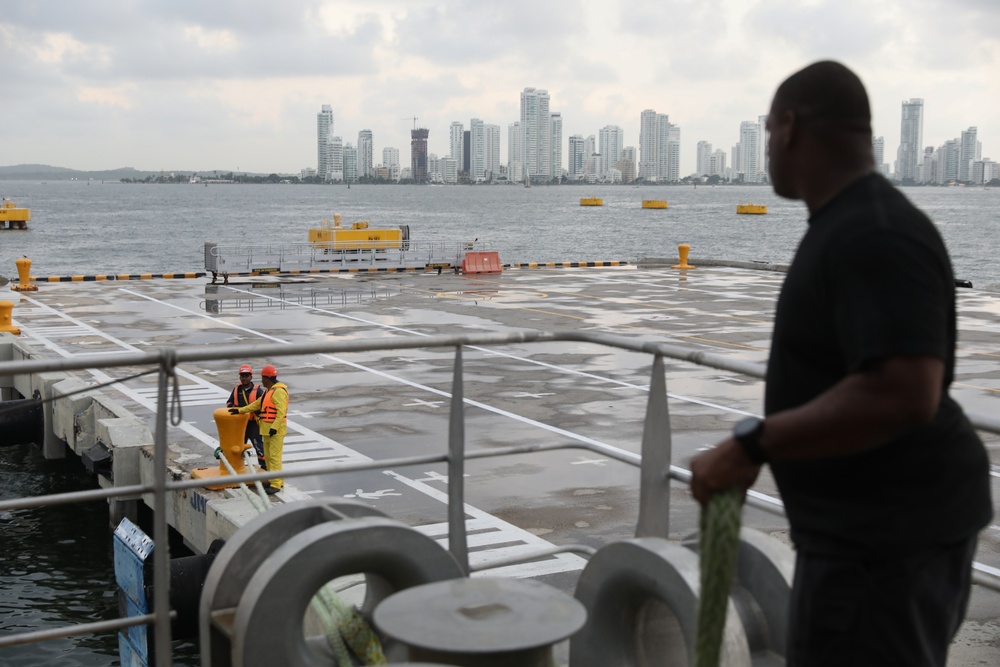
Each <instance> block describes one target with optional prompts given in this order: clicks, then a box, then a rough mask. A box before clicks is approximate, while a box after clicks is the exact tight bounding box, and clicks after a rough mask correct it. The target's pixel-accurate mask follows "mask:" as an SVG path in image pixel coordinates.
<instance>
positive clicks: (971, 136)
mask: <svg viewBox="0 0 1000 667" xmlns="http://www.w3.org/2000/svg"><path fill="white" fill-rule="evenodd" d="M978 133H979V130H978V129H977V128H975V127H970V128H969V129H968V130H966V131H964V132H962V139H961V141H962V145H961V147H960V150H961V154H960V155H959V156H958V180H959V181H962V182H963V183H965V182H968V181H971V180H972V163H973V162H975V161H976V160H978V159H979V157H980V155H979V142H978V141H977V139H976V135H977V134H978Z"/></svg>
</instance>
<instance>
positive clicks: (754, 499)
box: [0, 331, 1000, 667]
mask: <svg viewBox="0 0 1000 667" xmlns="http://www.w3.org/2000/svg"><path fill="white" fill-rule="evenodd" d="M543 342H582V343H591V344H594V345H602V346H607V347H613V348H617V349H622V350H628V351H633V352H638V353H644V354H649V355H651V356H652V357H653V363H652V374H651V379H650V386H649V396H648V400H647V406H646V414H645V418H644V425H643V436H642V445H641V454H634V453H631V452H626V451H622V450H619V449H616V448H612V447H608V446H602V445H600V444H599V443H593V442H574V443H559V444H551V445H523V446H511V447H501V448H491V449H489V450H477V451H472V452H467V451H466V450H465V418H464V410H463V408H464V405H465V399H464V389H463V386H464V385H463V354H462V350H463V348H464V347H466V346H500V345H513V344H524V343H543ZM441 347H446V348H447V347H452V348H454V349H455V360H454V372H453V378H452V391H451V402H450V415H449V428H448V451H447V452H446V453H442V454H439V455H428V456H409V457H399V458H393V459H382V460H379V461H372V462H365V463H352V464H330V465H326V466H322V467H312V468H310V469H308V470H302V471H291V470H285V471H282V472H280V473H276V474H274V473H268V472H261V473H255V474H249V475H242V476H239V477H233V478H231V479H230V480H229V481H232V482H238V481H244V482H253V481H258V480H266V479H270V478H271V477H276V476H278V475H280V476H281V477H283V478H285V479H289V478H295V477H304V476H316V475H323V474H331V473H346V472H353V471H361V470H371V469H385V468H387V467H402V466H412V465H416V464H426V463H436V462H444V463H447V466H448V498H449V500H448V525H449V527H448V548H449V550H450V551H451V553H452V555H453V556H454V557H455V559H456V560H457V561H458V562H459V564H460V565H461V566H462V568H463V570H464V571H465V572H467V573H468V572H469V571H470V567H469V556H468V546H467V542H466V535H465V513H464V504H465V489H464V476H463V473H464V465H465V460H466V459H479V458H487V457H496V456H509V455H513V454H524V453H532V452H540V451H552V450H557V449H567V448H579V449H586V450H590V451H592V452H594V453H599V454H601V455H604V456H607V457H609V458H612V459H615V460H618V461H621V462H623V463H627V464H630V465H634V466H639V467H640V488H639V516H638V520H637V524H636V535H637V536H640V537H645V536H659V537H667V536H668V528H669V524H668V521H669V515H670V480H676V481H680V482H687V481H688V480H689V479H690V472H689V471H687V470H685V469H684V468H681V467H678V466H675V465H672V463H671V456H672V444H671V428H670V416H669V408H668V405H667V385H666V373H665V367H664V359H665V358H668V359H673V360H677V361H683V362H690V363H692V364H696V365H700V366H707V367H710V368H715V369H718V370H723V371H727V372H732V373H738V374H742V375H748V376H751V377H755V378H763V377H764V367H763V366H761V365H760V364H755V363H750V362H744V361H738V360H734V359H730V358H728V357H725V356H722V355H718V354H713V353H709V352H703V351H699V350H693V349H690V348H685V347H682V346H678V345H671V344H667V343H653V342H648V341H641V340H636V339H634V338H625V337H621V336H613V335H609V334H598V333H586V332H534V331H528V332H519V333H506V334H476V335H458V336H432V337H426V338H414V339H409V340H407V339H403V340H400V339H390V340H358V341H345V342H322V343H302V344H294V345H283V344H261V345H231V346H213V347H198V348H194V347H185V348H165V349H161V350H159V351H157V352H148V353H125V354H109V355H96V354H95V355H88V356H87V357H85V358H68V359H31V360H23V361H9V362H3V363H0V378H4V377H12V376H18V375H28V374H33V373H45V372H54V371H76V370H86V369H93V368H120V367H126V366H127V367H133V368H134V367H149V368H151V369H152V368H155V369H156V372H158V398H157V410H156V415H155V432H154V436H155V447H154V480H153V483H152V484H148V485H131V486H120V487H115V488H109V489H95V490H89V491H79V492H73V493H64V494H57V495H49V496H38V497H31V498H20V499H13V500H6V501H0V512H3V511H10V510H16V509H30V508H38V507H43V506H51V505H64V504H73V503H78V502H82V501H92V500H99V499H111V498H115V497H125V496H133V497H134V496H136V495H138V494H152V498H153V510H154V512H153V514H154V519H153V540H154V543H155V544H156V545H157V549H158V557H156V558H154V562H153V570H154V575H153V576H154V586H155V590H156V591H157V595H155V596H154V610H153V613H152V614H150V615H148V616H142V617H135V618H129V619H119V620H117V621H102V622H99V623H90V624H82V625H76V626H69V627H65V628H61V629H50V630H44V631H39V632H29V633H21V634H17V635H8V636H4V637H0V649H2V648H4V647H8V646H15V645H20V644H27V643H34V642H38V641H44V640H47V639H53V638H58V637H70V636H76V635H80V634H89V633H98V632H108V631H114V630H120V629H122V628H125V627H128V626H132V625H137V624H142V623H147V622H148V623H153V624H154V625H155V644H156V664H157V665H158V666H160V667H169V666H170V665H171V664H172V653H171V634H170V633H171V630H170V623H169V622H164V621H168V619H170V617H171V611H170V609H169V595H168V594H165V593H163V592H164V591H169V567H170V559H169V552H168V548H169V547H168V525H167V512H166V511H160V510H161V508H166V507H167V502H166V500H167V494H168V493H170V492H174V491H180V490H184V489H193V488H202V487H206V486H211V485H213V484H217V483H218V482H217V481H213V480H191V479H189V480H183V481H169V475H168V474H167V429H168V425H169V424H171V423H173V424H174V425H176V424H178V423H180V420H179V419H177V418H176V416H177V415H176V412H174V411H173V409H172V408H173V407H174V406H172V404H171V401H172V397H173V396H174V395H175V394H174V389H176V383H177V382H178V380H177V376H176V369H177V367H178V366H179V365H181V364H187V363H193V362H202V361H218V360H242V359H246V358H268V359H273V358H278V357H284V356H292V355H308V354H320V353H336V354H345V353H351V352H373V351H383V350H385V351H387V350H402V349H416V348H441ZM172 383H173V384H174V386H173V387H172V386H171V384H172ZM0 384H7V383H3V382H0ZM970 418H971V420H972V422H973V424H974V425H975V427H976V428H977V429H979V430H982V431H986V432H989V433H994V434H1000V419H998V418H995V417H987V416H982V415H970ZM747 504H748V505H750V506H753V507H756V508H758V509H762V510H765V511H768V512H771V513H773V514H778V515H781V514H783V513H784V508H783V505H782V503H781V502H780V500H778V499H776V498H773V497H771V496H767V495H765V494H761V493H758V492H755V491H751V492H749V493H748V496H747ZM569 551H574V552H579V553H585V554H590V553H593V551H594V550H593V548H592V547H587V546H582V545H563V546H557V547H555V548H554V549H551V550H548V551H546V552H545V553H535V554H530V555H526V556H523V557H521V558H518V559H512V560H511V562H522V561H527V560H531V559H534V558H538V557H540V556H543V555H550V554H554V553H560V552H569ZM506 564H509V563H508V562H503V563H491V564H490V566H489V567H497V566H500V565H506ZM973 575H974V581H975V583H977V584H980V585H984V586H987V587H989V588H991V589H993V590H997V591H1000V577H998V576H997V575H996V574H995V569H994V568H989V567H987V566H983V565H980V564H978V563H977V564H976V569H975V571H974V573H973Z"/></svg>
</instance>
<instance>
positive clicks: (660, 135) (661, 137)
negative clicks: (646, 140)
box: [656, 113, 670, 183]
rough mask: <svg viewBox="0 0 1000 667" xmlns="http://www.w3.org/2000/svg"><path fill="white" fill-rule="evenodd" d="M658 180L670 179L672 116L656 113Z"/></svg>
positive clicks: (665, 180)
mask: <svg viewBox="0 0 1000 667" xmlns="http://www.w3.org/2000/svg"><path fill="white" fill-rule="evenodd" d="M656 180H657V181H660V182H663V183H665V182H667V181H669V180H670V116H668V115H667V114H665V113H661V114H657V115H656Z"/></svg>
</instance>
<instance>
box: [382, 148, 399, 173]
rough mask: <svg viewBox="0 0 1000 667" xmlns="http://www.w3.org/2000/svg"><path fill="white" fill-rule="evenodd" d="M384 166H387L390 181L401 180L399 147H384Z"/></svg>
mask: <svg viewBox="0 0 1000 667" xmlns="http://www.w3.org/2000/svg"><path fill="white" fill-rule="evenodd" d="M382 166H384V167H385V170H386V175H385V178H387V179H388V180H390V181H398V180H399V149H398V148H393V147H391V146H389V147H387V148H383V149H382Z"/></svg>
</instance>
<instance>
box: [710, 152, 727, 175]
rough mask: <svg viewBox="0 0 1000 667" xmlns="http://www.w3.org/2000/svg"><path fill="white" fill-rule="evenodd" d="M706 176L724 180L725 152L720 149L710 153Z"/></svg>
mask: <svg viewBox="0 0 1000 667" xmlns="http://www.w3.org/2000/svg"><path fill="white" fill-rule="evenodd" d="M708 175H709V176H718V177H719V178H722V179H725V178H726V151H724V150H722V149H721V148H720V149H718V150H716V151H714V152H713V153H712V157H711V158H710V160H709V163H708Z"/></svg>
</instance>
